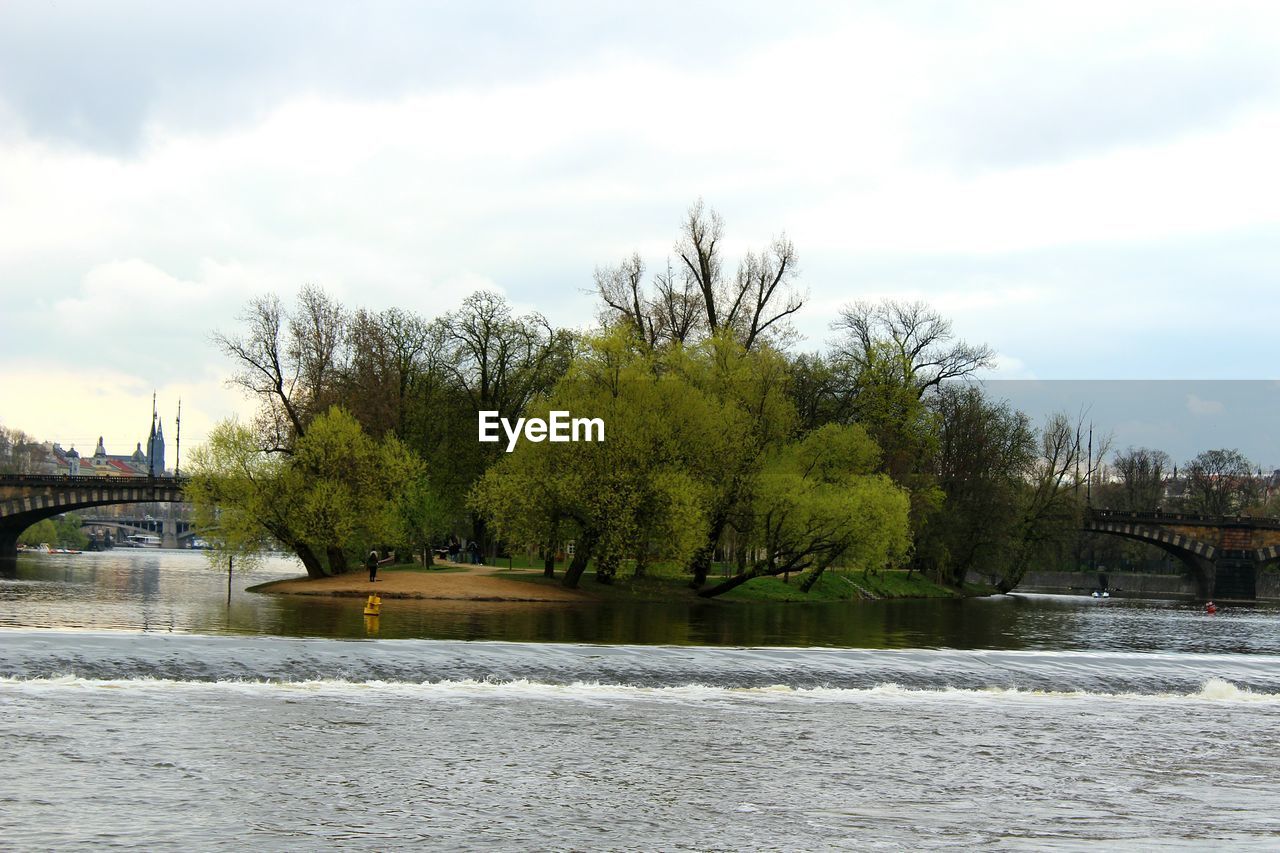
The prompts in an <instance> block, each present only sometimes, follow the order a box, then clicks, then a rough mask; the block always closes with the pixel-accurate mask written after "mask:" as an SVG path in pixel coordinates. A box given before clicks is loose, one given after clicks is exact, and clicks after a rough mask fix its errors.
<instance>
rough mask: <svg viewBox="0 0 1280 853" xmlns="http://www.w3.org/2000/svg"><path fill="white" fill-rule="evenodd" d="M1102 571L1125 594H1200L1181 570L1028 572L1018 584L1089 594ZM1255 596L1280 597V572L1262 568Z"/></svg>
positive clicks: (1022, 588) (1022, 589)
mask: <svg viewBox="0 0 1280 853" xmlns="http://www.w3.org/2000/svg"><path fill="white" fill-rule="evenodd" d="M1099 575H1102V576H1105V577H1106V579H1107V585H1108V586H1109V587H1110V588H1111V589H1113V590H1115V591H1117V592H1119V593H1121V594H1128V595H1133V596H1159V597H1162V598H1165V597H1167V598H1188V599H1191V598H1197V597H1199V595H1200V592H1199V589H1198V587H1197V586H1196V582H1195V579H1194V578H1193V577H1191V575H1190V574H1189V573H1186V572H1183V573H1180V574H1148V573H1137V572H1107V571H1102V572H1027V575H1026V577H1024V578H1023V579H1022V583H1020V584H1019V585H1018V591H1019V592H1047V593H1076V594H1080V595H1085V594H1088V593H1090V592H1092V591H1093V590H1095V589H1097V588H1098V583H1099V581H1098V578H1099ZM1255 599H1256V600H1258V601H1280V573H1277V572H1275V571H1260V572H1258V574H1257V578H1256V595H1255Z"/></svg>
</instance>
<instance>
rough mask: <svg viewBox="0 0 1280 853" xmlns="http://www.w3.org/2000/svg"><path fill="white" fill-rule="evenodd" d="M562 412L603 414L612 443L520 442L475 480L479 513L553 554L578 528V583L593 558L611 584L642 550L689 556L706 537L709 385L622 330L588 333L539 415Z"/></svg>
mask: <svg viewBox="0 0 1280 853" xmlns="http://www.w3.org/2000/svg"><path fill="white" fill-rule="evenodd" d="M552 409H557V410H565V411H570V412H573V413H575V414H577V413H585V414H588V415H589V416H591V417H598V418H601V419H602V420H603V421H604V423H605V424H606V427H607V430H608V432H607V435H606V437H605V440H604V441H602V442H581V443H556V444H553V443H551V442H540V443H533V442H522V443H521V444H520V445H518V446H517V448H516V450H515V452H513V453H510V454H506V455H505V456H504V458H502V459H501V460H500V461H499V462H498V463H497V464H496V465H494V466H493V467H492V468H491V469H490V470H489V471H488V472H487V473H486V474H485V476H484V477H483V478H482V480H481V481H480V483H479V484H478V485H477V487H476V489H475V490H474V492H473V496H472V502H473V505H474V506H475V507H476V508H477V510H479V511H481V512H483V513H485V515H486V517H488V518H491V519H492V520H493V523H494V525H495V526H496V527H497V529H498V531H499V532H500V533H501V534H502V535H503V536H505V537H508V538H509V539H512V540H513V541H517V542H521V543H523V544H527V545H532V546H535V547H541V548H544V549H545V550H546V552H554V549H555V547H556V544H557V537H558V536H560V535H562V534H561V531H562V529H563V528H564V527H566V526H568V527H571V528H572V530H573V532H574V539H575V549H574V556H573V561H572V562H571V563H570V565H569V567H568V569H567V570H566V572H565V576H564V579H563V583H564V584H565V585H566V586H570V587H573V586H576V585H577V584H578V582H579V580H580V578H581V577H582V575H583V573H584V572H585V571H586V568H587V565H588V562H589V561H591V560H593V559H594V560H595V563H596V580H597V581H600V582H602V583H608V582H610V581H611V580H612V579H613V578H614V577H615V576H616V575H617V573H618V570H619V568H620V566H621V564H622V562H623V561H624V560H626V559H628V558H631V557H634V556H637V555H639V554H642V553H643V554H645V555H648V554H650V553H651V552H653V551H655V550H656V551H657V552H658V553H659V554H661V555H662V556H665V557H668V558H671V559H677V560H682V559H685V558H687V557H688V555H689V553H690V552H691V551H692V550H693V549H694V548H695V547H696V546H697V545H699V544H701V542H702V541H703V540H704V538H705V536H704V534H703V533H702V531H703V529H704V526H705V521H704V518H703V512H704V501H703V499H702V497H703V496H702V492H701V488H700V486H699V484H698V483H697V482H696V480H695V478H694V476H692V475H691V473H690V472H689V471H688V465H687V461H688V458H689V451H690V448H691V446H696V445H697V444H698V443H699V441H700V440H701V438H702V436H703V434H704V433H705V432H706V431H707V430H708V429H711V428H712V424H713V421H712V419H711V417H710V412H711V409H712V407H711V405H710V403H709V401H708V400H707V399H705V397H704V396H703V395H702V394H701V392H699V391H698V390H697V389H696V388H694V387H693V386H692V385H690V384H689V383H688V382H687V381H685V380H684V378H683V377H681V376H680V375H679V374H676V373H673V372H671V371H669V370H665V369H660V368H659V367H658V365H657V364H656V363H655V357H654V355H653V353H651V352H649V351H648V350H647V349H646V348H645V347H643V346H640V345H639V341H638V340H637V339H636V338H635V337H633V336H632V335H631V333H630V331H629V330H627V329H623V328H618V329H615V330H613V331H611V332H608V333H605V334H602V335H599V336H596V337H593V338H589V339H587V340H586V341H585V346H584V348H583V350H582V351H581V352H580V353H579V356H578V357H577V358H576V359H575V360H574V362H573V364H572V365H571V368H570V370H569V372H568V373H567V374H566V375H565V377H564V378H563V379H562V380H561V381H560V382H559V383H557V385H556V387H555V389H554V390H553V392H552V393H551V394H550V395H549V396H548V397H547V398H545V399H543V400H539V401H538V402H537V403H536V404H535V405H534V406H532V407H531V408H530V413H531V416H538V417H546V415H547V413H548V412H549V411H550V410H552ZM640 562H641V564H643V560H641V561H640Z"/></svg>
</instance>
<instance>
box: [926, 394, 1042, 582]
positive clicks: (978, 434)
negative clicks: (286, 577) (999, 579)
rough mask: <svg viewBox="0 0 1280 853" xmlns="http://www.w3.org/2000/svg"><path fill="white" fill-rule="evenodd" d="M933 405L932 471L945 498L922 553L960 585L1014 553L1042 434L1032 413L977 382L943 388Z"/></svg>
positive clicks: (933, 569)
mask: <svg viewBox="0 0 1280 853" xmlns="http://www.w3.org/2000/svg"><path fill="white" fill-rule="evenodd" d="M932 406H933V409H934V412H935V413H936V416H937V423H938V424H939V427H940V430H939V440H938V452H937V453H936V455H935V456H934V457H933V460H932V466H931V469H932V470H931V473H932V475H933V476H934V477H935V478H936V480H937V482H938V484H939V487H940V488H941V491H942V493H943V494H944V495H945V503H944V504H943V506H942V507H941V508H940V511H938V512H936V513H934V515H933V516H932V518H931V520H930V523H929V524H928V525H927V526H926V527H925V529H924V530H922V531H921V534H920V536H919V537H918V539H917V543H916V558H917V562H918V563H919V564H920V565H921V566H922V567H923V568H925V569H928V570H929V571H930V573H931V574H932V575H933V576H934V577H936V578H938V579H940V580H942V581H943V582H945V583H948V584H950V585H952V586H958V585H960V584H961V583H962V582H963V581H964V579H965V576H966V575H967V574H968V572H970V571H972V570H982V571H986V572H991V573H1003V572H1004V571H1005V569H1007V568H1008V566H1009V564H1010V562H1011V561H1012V559H1013V558H1014V555H1015V553H1016V552H1017V545H1018V541H1017V537H1018V535H1019V527H1018V525H1019V523H1020V521H1021V519H1022V512H1023V508H1024V503H1025V501H1026V498H1027V488H1028V487H1027V479H1026V478H1027V475H1028V472H1029V471H1030V469H1031V463H1032V460H1033V459H1034V457H1035V452H1036V437H1035V433H1034V431H1033V430H1032V429H1031V426H1030V424H1029V423H1028V421H1027V418H1026V416H1025V415H1023V414H1022V413H1021V412H1016V411H1014V410H1013V409H1012V408H1011V407H1010V406H1009V405H1008V404H1007V403H1003V402H995V401H991V400H988V399H987V398H986V397H985V396H984V395H983V393H982V389H981V388H979V387H978V386H976V385H969V384H958V383H957V384H949V385H946V386H943V387H942V388H940V389H939V392H938V394H937V396H936V397H935V398H934V400H933V401H932Z"/></svg>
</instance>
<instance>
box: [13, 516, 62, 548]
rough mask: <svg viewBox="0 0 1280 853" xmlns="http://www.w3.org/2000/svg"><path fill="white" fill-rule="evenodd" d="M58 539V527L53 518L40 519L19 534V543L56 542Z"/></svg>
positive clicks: (42, 543) (40, 543)
mask: <svg viewBox="0 0 1280 853" xmlns="http://www.w3.org/2000/svg"><path fill="white" fill-rule="evenodd" d="M57 541H58V528H57V527H55V526H54V524H53V520H52V519H48V518H42V519H40V520H39V521H37V522H36V523H35V524H33V525H31V526H30V527H28V528H27V529H26V530H24V531H22V532H21V533H19V534H18V544H19V545H32V546H34V545H46V544H56V543H57Z"/></svg>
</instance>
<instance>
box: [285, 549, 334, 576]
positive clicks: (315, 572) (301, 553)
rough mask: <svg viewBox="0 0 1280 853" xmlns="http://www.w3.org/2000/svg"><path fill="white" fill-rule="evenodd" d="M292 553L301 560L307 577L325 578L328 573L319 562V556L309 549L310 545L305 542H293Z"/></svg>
mask: <svg viewBox="0 0 1280 853" xmlns="http://www.w3.org/2000/svg"><path fill="white" fill-rule="evenodd" d="M293 553H295V554H297V555H298V559H299V560H301V561H302V567H303V568H304V569H306V570H307V577H309V578H325V577H328V576H329V573H328V572H326V571H325V570H324V565H323V564H322V563H321V562H320V558H319V557H317V556H316V552H315V551H312V550H311V546H310V545H308V544H307V543H305V542H295V543H293Z"/></svg>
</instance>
